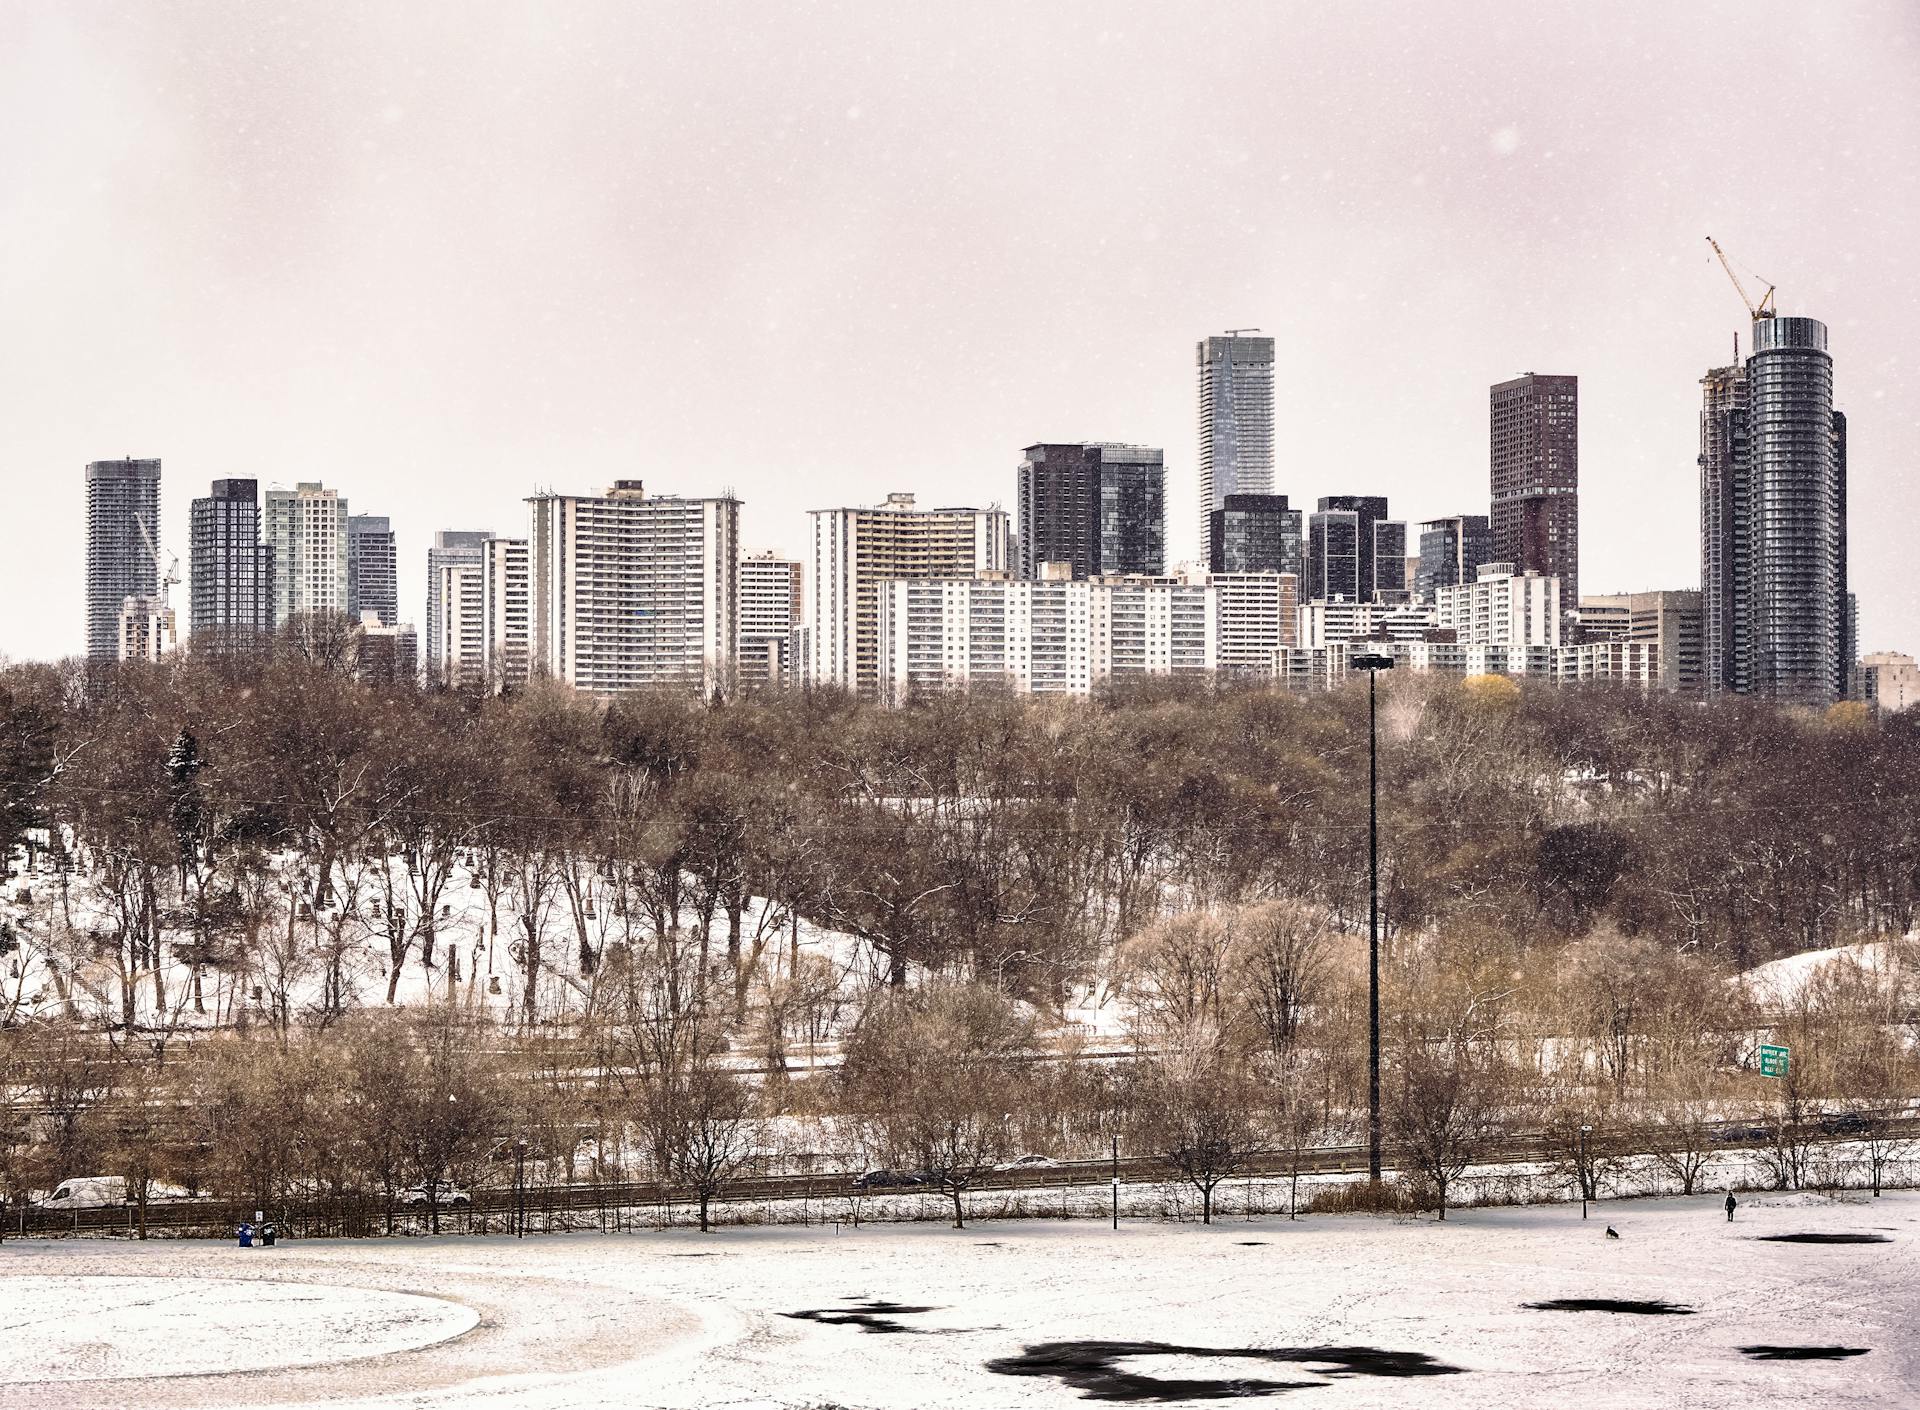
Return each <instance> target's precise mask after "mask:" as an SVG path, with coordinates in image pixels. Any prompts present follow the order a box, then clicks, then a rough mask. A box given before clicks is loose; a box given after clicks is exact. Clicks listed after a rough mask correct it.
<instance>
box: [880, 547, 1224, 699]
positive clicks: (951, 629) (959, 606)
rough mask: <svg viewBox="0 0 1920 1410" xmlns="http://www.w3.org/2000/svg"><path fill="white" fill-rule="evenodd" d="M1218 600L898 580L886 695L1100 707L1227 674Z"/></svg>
mask: <svg viewBox="0 0 1920 1410" xmlns="http://www.w3.org/2000/svg"><path fill="white" fill-rule="evenodd" d="M1218 601H1219V597H1218V589H1216V588H1214V587H1211V586H1208V585H1205V584H1201V583H1190V582H1182V581H1179V580H1177V579H1172V578H1092V579H1083V580H1081V581H1079V582H1074V581H1071V580H1069V579H1067V578H1065V577H1048V578H1043V579H1040V580H1038V581H1024V580H1014V579H1012V578H1009V577H1008V576H1007V575H1006V574H1004V573H996V574H995V575H994V576H992V577H987V578H980V577H968V578H942V579H931V580H914V579H895V580H894V581H892V582H889V583H887V584H886V585H885V587H884V589H883V590H882V591H881V593H880V595H879V605H880V611H879V624H878V626H879V630H878V636H879V643H880V660H879V671H880V684H881V690H882V694H883V695H884V697H885V698H887V699H889V700H893V701H896V702H897V701H900V700H904V699H906V698H907V697H908V696H910V695H912V694H914V693H917V692H923V691H934V690H970V689H998V690H1010V691H1013V692H1016V693H1019V694H1035V695H1090V694H1092V693H1093V692H1094V691H1095V690H1097V689H1099V688H1101V687H1102V686H1104V685H1106V684H1108V683H1110V682H1112V681H1115V680H1120V679H1124V678H1127V677H1135V676H1152V675H1189V674H1191V675H1199V674H1205V673H1207V672H1210V671H1212V670H1214V669H1215V668H1216V666H1217V665H1218V655H1217V645H1216V644H1217V641H1218V629H1219V621H1218Z"/></svg>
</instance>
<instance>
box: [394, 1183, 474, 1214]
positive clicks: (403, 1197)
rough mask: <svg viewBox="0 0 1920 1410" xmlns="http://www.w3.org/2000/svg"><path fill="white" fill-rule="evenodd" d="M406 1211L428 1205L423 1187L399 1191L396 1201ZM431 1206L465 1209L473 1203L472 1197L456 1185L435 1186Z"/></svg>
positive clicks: (425, 1188)
mask: <svg viewBox="0 0 1920 1410" xmlns="http://www.w3.org/2000/svg"><path fill="white" fill-rule="evenodd" d="M396 1202H397V1203H399V1204H400V1205H401V1206H402V1207H404V1208H406V1209H425V1208H426V1207H427V1205H428V1203H429V1201H428V1199H427V1187H426V1186H425V1185H409V1186H407V1188H406V1189H404V1190H402V1191H400V1194H399V1196H398V1199H397V1201H396ZM431 1203H433V1204H437V1205H439V1206H440V1207H441V1208H442V1209H465V1208H467V1207H468V1206H469V1205H471V1204H472V1203H473V1196H472V1195H470V1194H468V1193H467V1192H466V1191H465V1190H463V1189H461V1188H460V1187H459V1186H458V1185H436V1186H435V1187H434V1191H433V1199H432V1201H431Z"/></svg>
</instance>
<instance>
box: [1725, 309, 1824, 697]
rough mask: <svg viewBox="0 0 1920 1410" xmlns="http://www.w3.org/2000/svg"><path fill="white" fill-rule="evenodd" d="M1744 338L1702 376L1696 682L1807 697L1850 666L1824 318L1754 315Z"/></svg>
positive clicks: (1732, 689) (1816, 694) (1819, 694)
mask: <svg viewBox="0 0 1920 1410" xmlns="http://www.w3.org/2000/svg"><path fill="white" fill-rule="evenodd" d="M1752 347H1753V352H1752V355H1751V356H1749V357H1748V359H1747V361H1746V363H1745V365H1744V366H1736V367H1717V368H1714V369H1713V370H1712V371H1710V372H1709V373H1708V374H1707V375H1706V377H1705V378H1704V379H1703V380H1702V387H1703V389H1704V396H1703V400H1702V405H1701V415H1700V459H1699V464H1700V559H1701V564H1700V567H1701V586H1702V594H1701V596H1702V602H1701V607H1702V626H1703V634H1704V636H1705V639H1706V658H1707V659H1706V674H1707V688H1708V689H1709V690H1714V691H1727V692H1734V693H1741V694H1744V693H1749V692H1751V693H1755V694H1761V695H1771V696H1774V697H1777V698H1780V699H1783V700H1788V701H1793V702H1797V703H1801V704H1809V705H1819V704H1824V703H1826V702H1828V701H1831V700H1833V699H1835V698H1837V697H1839V696H1842V695H1844V694H1845V693H1846V692H1847V689H1848V685H1849V682H1850V680H1851V677H1852V669H1853V656H1854V642H1853V630H1852V624H1851V611H1850V606H1849V602H1848V594H1847V432H1846V427H1847V423H1846V417H1845V416H1844V415H1843V414H1842V413H1840V412H1837V411H1835V410H1834V409H1833V359H1832V357H1831V356H1830V355H1829V354H1828V351H1827V327H1826V325H1825V324H1824V323H1822V322H1820V321H1819V320H1818V319H1813V318H1788V317H1777V316H1769V317H1765V318H1760V319H1756V320H1755V321H1754V324H1753V343H1752Z"/></svg>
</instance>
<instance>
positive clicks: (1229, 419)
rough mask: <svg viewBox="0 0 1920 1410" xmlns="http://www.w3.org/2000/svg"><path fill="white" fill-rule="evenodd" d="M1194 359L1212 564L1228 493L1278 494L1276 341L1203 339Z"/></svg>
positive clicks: (1203, 552) (1205, 558)
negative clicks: (1218, 517) (1218, 514)
mask: <svg viewBox="0 0 1920 1410" xmlns="http://www.w3.org/2000/svg"><path fill="white" fill-rule="evenodd" d="M1248 331H1249V332H1250V331H1251V330H1248ZM1195 361H1196V362H1197V363H1198V364H1199V370H1200V535H1201V544H1200V561H1201V562H1202V563H1212V562H1213V556H1214V545H1213V522H1214V520H1213V515H1214V511H1215V510H1217V509H1220V508H1223V507H1224V506H1225V503H1226V498H1227V496H1228V495H1230V494H1231V495H1239V494H1272V493H1273V339H1271V338H1261V337H1250V336H1248V335H1247V333H1243V332H1232V333H1228V334H1226V335H1225V336H1223V337H1217V338H1202V339H1201V340H1200V342H1199V344H1198V346H1197V347H1196V349H1195Z"/></svg>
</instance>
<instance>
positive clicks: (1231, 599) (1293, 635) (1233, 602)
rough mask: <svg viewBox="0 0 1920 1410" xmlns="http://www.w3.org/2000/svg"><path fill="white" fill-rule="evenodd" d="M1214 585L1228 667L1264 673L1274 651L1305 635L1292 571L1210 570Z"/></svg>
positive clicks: (1220, 647)
mask: <svg viewBox="0 0 1920 1410" xmlns="http://www.w3.org/2000/svg"><path fill="white" fill-rule="evenodd" d="M1205 581H1206V583H1207V584H1208V585H1210V586H1211V587H1212V588H1213V590H1214V597H1215V602H1216V613H1217V620H1218V622H1219V632H1218V638H1219V639H1218V642H1217V645H1216V649H1215V659H1216V661H1217V663H1218V666H1219V669H1220V670H1223V671H1258V672H1260V673H1262V674H1265V673H1266V672H1267V671H1268V670H1269V669H1270V668H1271V667H1272V664H1273V653H1274V652H1275V650H1277V649H1278V648H1280V647H1282V646H1293V645H1295V644H1296V643H1297V642H1298V641H1299V639H1300V623H1299V609H1300V579H1299V577H1298V576H1297V575H1296V574H1293V573H1209V574H1208V575H1207V576H1206V579H1205Z"/></svg>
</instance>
